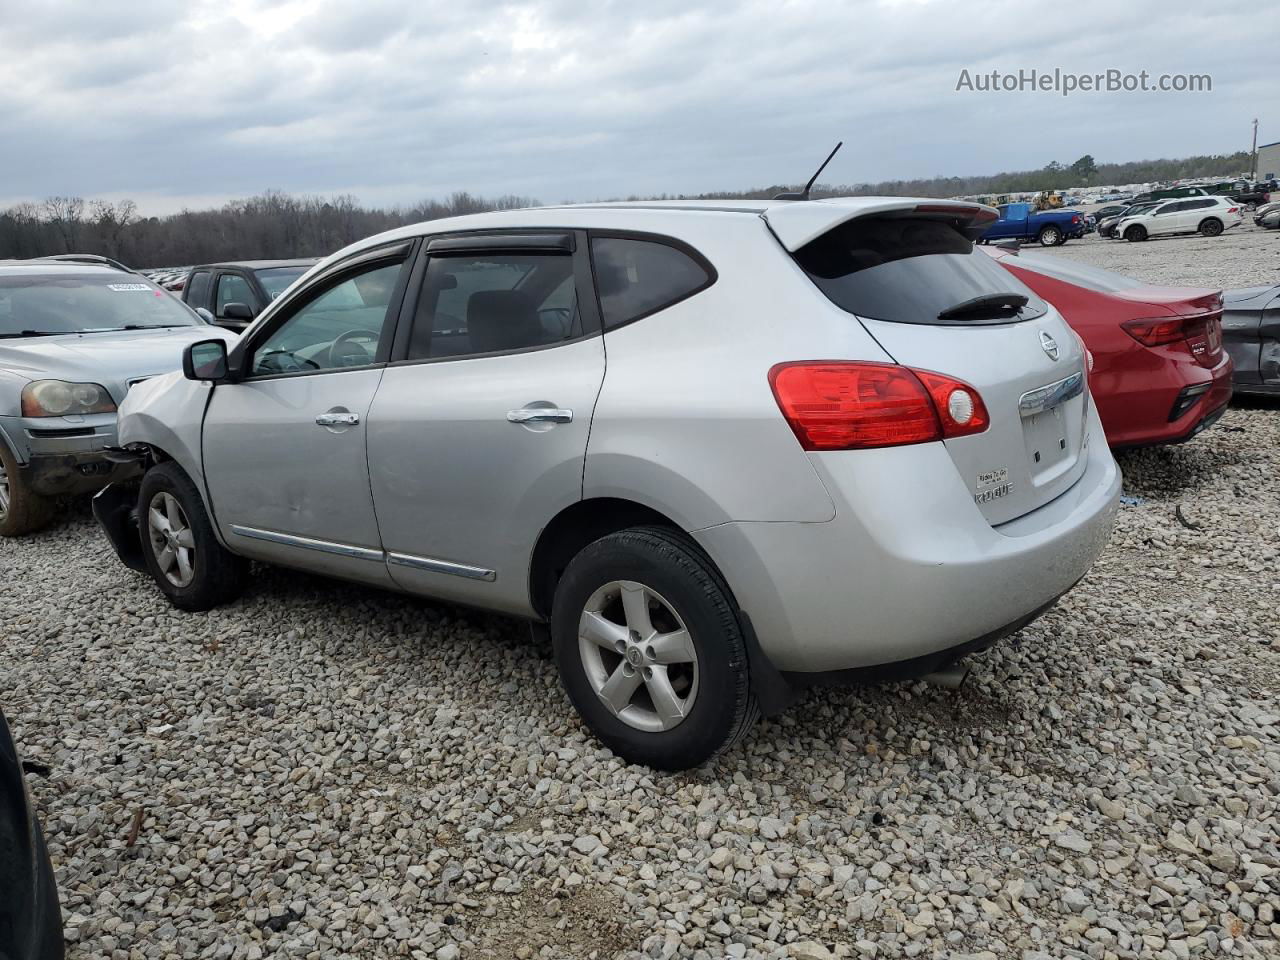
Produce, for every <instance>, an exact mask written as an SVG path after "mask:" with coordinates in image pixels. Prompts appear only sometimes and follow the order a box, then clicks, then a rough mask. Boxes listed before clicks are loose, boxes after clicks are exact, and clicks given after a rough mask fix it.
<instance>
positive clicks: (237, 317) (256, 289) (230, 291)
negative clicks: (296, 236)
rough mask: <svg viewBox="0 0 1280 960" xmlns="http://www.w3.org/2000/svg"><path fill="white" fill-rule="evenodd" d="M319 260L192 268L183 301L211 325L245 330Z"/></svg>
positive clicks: (183, 291) (214, 265)
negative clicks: (267, 306) (268, 305)
mask: <svg viewBox="0 0 1280 960" xmlns="http://www.w3.org/2000/svg"><path fill="white" fill-rule="evenodd" d="M318 262H319V261H318V260H315V259H310V260H239V261H235V262H231V263H206V264H203V265H202V266H198V267H192V268H191V273H190V274H189V275H188V277H187V282H186V285H185V286H184V287H183V288H182V299H183V301H184V302H185V303H186V304H187V306H189V307H191V309H193V310H196V311H199V312H200V313H201V314H202V315H203V316H204V318H205V319H206V320H208V321H209V322H210V323H216V324H217V325H218V326H220V327H226V328H228V329H230V330H243V329H244V328H245V327H247V326H248V325H249V323H250V321H251V320H253V318H254V317H256V316H257V315H258V314H259V313H261V312H262V310H263V309H264V308H265V307H266V305H267V304H269V303H270V302H271V301H272V300H274V299H275V298H276V297H278V296H280V294H282V293H284V291H285V288H287V287H288V286H289V284H291V283H293V281H295V280H297V279H298V278H299V277H300V276H302V275H303V274H304V273H306V272H307V271H308V270H310V269H311V268H312V267H313V266H315V265H316V264H317V263H318Z"/></svg>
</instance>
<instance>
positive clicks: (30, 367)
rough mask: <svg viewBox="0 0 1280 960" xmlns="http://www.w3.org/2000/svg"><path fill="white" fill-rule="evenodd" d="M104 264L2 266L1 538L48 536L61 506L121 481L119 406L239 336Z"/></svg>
mask: <svg viewBox="0 0 1280 960" xmlns="http://www.w3.org/2000/svg"><path fill="white" fill-rule="evenodd" d="M88 259H89V258H85V260H88ZM93 260H94V261H95V262H84V261H83V260H71V259H62V258H56V259H55V258H50V259H48V260H10V261H0V536H17V535H20V534H24V533H30V532H32V531H34V530H38V529H39V528H40V527H42V526H44V525H45V524H46V523H48V521H49V520H50V519H51V518H52V516H53V510H54V498H56V497H58V496H63V495H66V494H77V493H93V492H94V491H96V490H99V489H100V488H101V487H102V486H103V485H104V484H106V483H107V482H108V481H109V480H110V479H111V477H112V476H113V475H114V474H115V472H116V470H117V465H116V464H114V463H112V462H111V460H110V459H109V458H108V455H107V448H109V447H111V446H114V445H115V442H116V406H117V405H118V404H119V403H120V402H121V401H122V400H124V398H125V394H127V393H128V392H129V390H130V389H131V387H133V386H135V385H136V384H138V383H141V382H142V381H144V380H146V379H147V378H148V377H153V376H155V375H156V374H159V373H169V372H171V371H173V370H177V369H178V367H179V366H180V365H181V362H182V351H183V348H184V347H186V346H187V345H189V344H191V343H194V342H195V341H197V340H206V339H208V338H210V337H223V338H226V339H229V340H230V339H234V338H235V335H234V334H232V333H229V332H224V331H221V330H219V329H218V328H217V327H212V326H209V325H208V324H206V323H205V322H204V321H203V320H201V319H200V317H198V316H196V314H195V313H194V312H193V311H191V310H189V309H188V308H187V307H185V306H183V305H182V304H181V303H179V302H178V301H177V300H175V299H174V298H173V297H172V296H171V295H170V294H168V293H166V292H165V291H163V290H161V289H160V288H159V287H157V286H156V285H155V284H154V283H152V282H151V281H150V280H148V279H147V278H146V277H143V276H140V275H139V274H136V273H133V272H132V271H128V270H125V269H124V268H120V267H116V266H112V265H110V264H109V262H108V261H104V260H102V259H101V258H93Z"/></svg>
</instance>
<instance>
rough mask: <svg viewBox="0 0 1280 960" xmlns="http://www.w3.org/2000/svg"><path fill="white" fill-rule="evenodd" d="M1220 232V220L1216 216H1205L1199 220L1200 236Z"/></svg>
mask: <svg viewBox="0 0 1280 960" xmlns="http://www.w3.org/2000/svg"><path fill="white" fill-rule="evenodd" d="M1221 233H1222V221H1221V220H1219V219H1217V218H1216V217H1206V218H1205V219H1203V220H1201V221H1200V235H1201V236H1202V237H1216V236H1218V235H1219V234H1221Z"/></svg>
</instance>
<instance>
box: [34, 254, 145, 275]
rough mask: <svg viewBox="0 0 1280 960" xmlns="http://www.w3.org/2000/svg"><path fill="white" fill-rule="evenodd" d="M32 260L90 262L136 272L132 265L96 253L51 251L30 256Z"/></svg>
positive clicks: (127, 271) (126, 271)
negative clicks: (41, 255) (44, 255)
mask: <svg viewBox="0 0 1280 960" xmlns="http://www.w3.org/2000/svg"><path fill="white" fill-rule="evenodd" d="M31 259H32V260H33V261H37V262H49V261H54V262H56V263H91V264H95V265H97V266H101V267H114V268H115V269H117V270H123V271H124V272H125V273H137V272H138V271H137V270H134V269H133V268H132V267H126V266H125V265H124V264H123V263H121V262H120V261H119V260H112V259H111V258H110V257H104V256H100V255H99V254H96V253H52V254H50V255H49V256H47V257H32V258H31Z"/></svg>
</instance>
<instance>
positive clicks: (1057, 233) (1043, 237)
mask: <svg viewBox="0 0 1280 960" xmlns="http://www.w3.org/2000/svg"><path fill="white" fill-rule="evenodd" d="M1036 239H1037V240H1038V241H1040V246H1042V247H1056V246H1057V245H1058V244H1060V243H1061V242H1062V241H1063V240H1064V239H1065V238H1064V237H1063V235H1062V231H1061V230H1059V229H1058V228H1057V227H1045V228H1044V229H1043V230H1041V231H1040V233H1039V235H1038V236H1037V237H1036Z"/></svg>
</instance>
